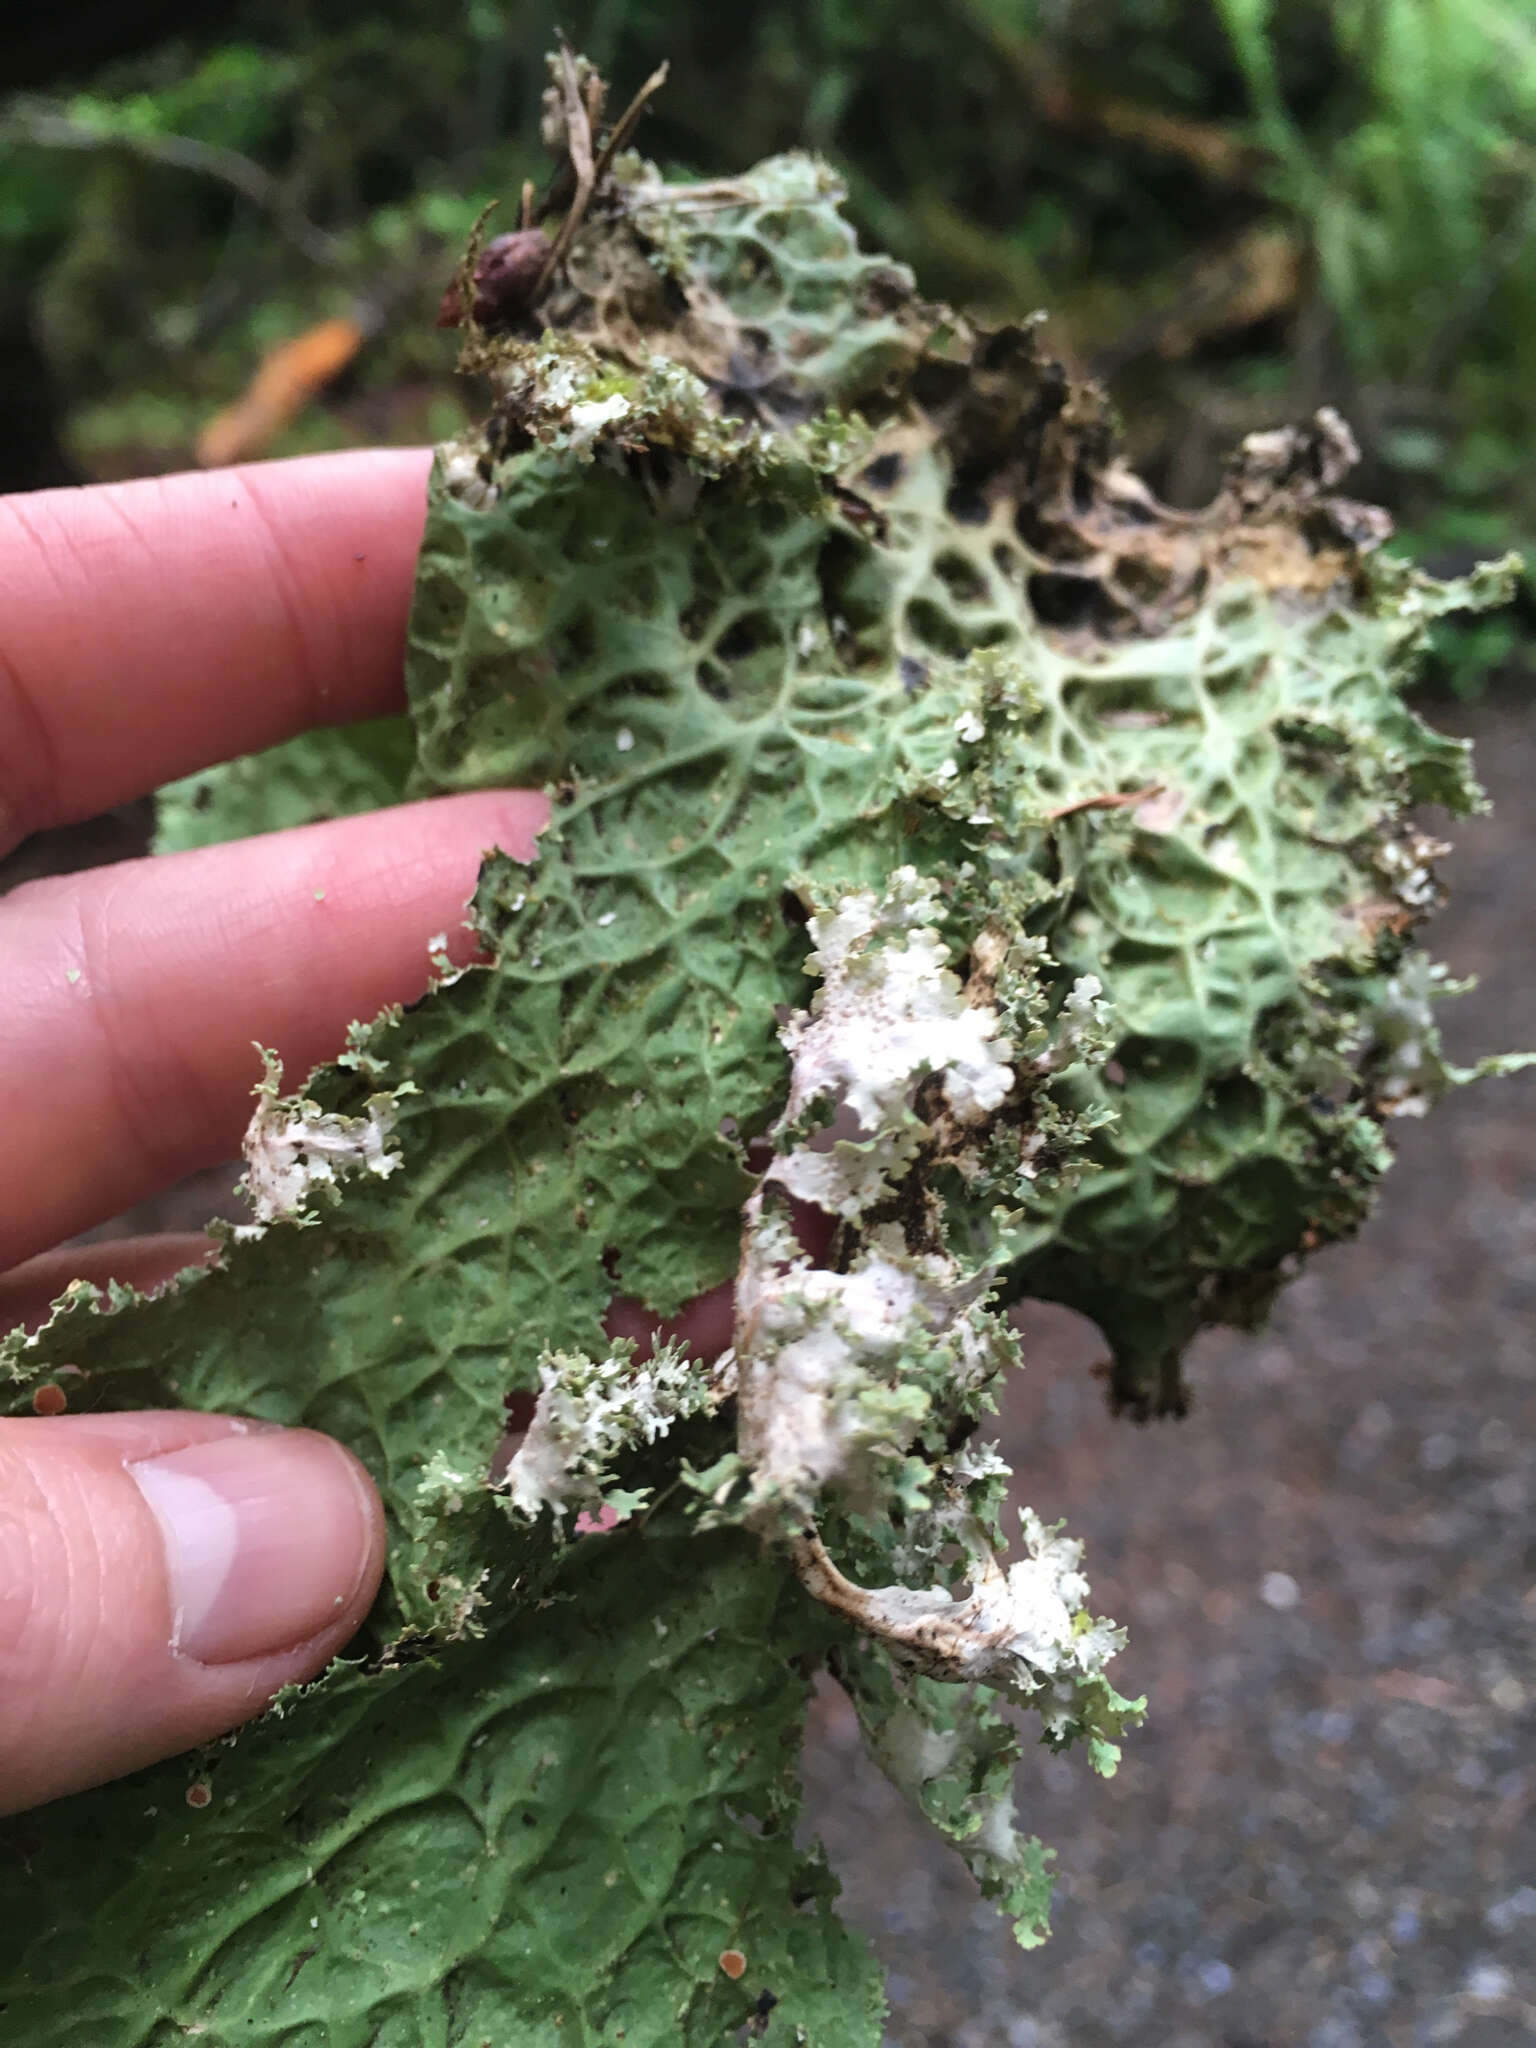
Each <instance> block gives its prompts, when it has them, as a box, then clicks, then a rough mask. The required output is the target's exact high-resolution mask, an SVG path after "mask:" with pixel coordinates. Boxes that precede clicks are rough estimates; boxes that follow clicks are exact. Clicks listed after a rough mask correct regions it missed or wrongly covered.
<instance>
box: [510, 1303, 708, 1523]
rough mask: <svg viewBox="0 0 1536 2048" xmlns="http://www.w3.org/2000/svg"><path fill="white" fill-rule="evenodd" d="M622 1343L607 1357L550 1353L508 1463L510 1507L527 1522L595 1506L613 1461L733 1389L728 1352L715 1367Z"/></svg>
mask: <svg viewBox="0 0 1536 2048" xmlns="http://www.w3.org/2000/svg"><path fill="white" fill-rule="evenodd" d="M634 1349H635V1347H634V1345H633V1344H631V1343H628V1342H621V1343H618V1344H616V1345H615V1346H614V1348H613V1350H612V1351H611V1352H610V1353H609V1355H608V1356H607V1357H606V1358H598V1359H592V1358H587V1357H585V1356H584V1355H582V1354H581V1353H579V1352H567V1351H554V1352H546V1353H545V1354H544V1356H543V1357H542V1358H541V1359H540V1361H539V1398H538V1403H537V1405H536V1407H535V1408H534V1412H533V1420H532V1422H530V1423H529V1425H528V1434H527V1435H526V1436H525V1437H524V1438H523V1441H522V1443H521V1444H520V1445H519V1447H518V1449H517V1452H516V1454H515V1455H514V1457H513V1459H512V1462H511V1464H510V1465H509V1466H508V1467H507V1477H506V1486H507V1493H508V1496H509V1498H510V1500H511V1503H512V1506H513V1507H514V1508H515V1509H516V1510H517V1512H518V1513H519V1514H523V1515H526V1516H527V1517H528V1518H529V1519H530V1520H533V1519H534V1518H536V1517H537V1516H538V1515H539V1514H541V1513H542V1511H543V1510H544V1509H545V1508H549V1509H551V1510H552V1511H553V1513H554V1515H555V1517H556V1519H557V1520H559V1519H560V1518H562V1517H563V1516H564V1515H565V1513H566V1512H567V1510H568V1509H571V1508H578V1509H579V1508H598V1507H601V1506H602V1504H603V1498H604V1487H605V1485H606V1484H607V1483H608V1482H609V1481H610V1480H611V1477H612V1472H613V1467H614V1464H615V1463H616V1461H617V1460H618V1459H619V1458H620V1457H621V1456H622V1455H623V1454H624V1453H625V1452H626V1451H630V1450H634V1449H638V1448H640V1447H641V1446H643V1445H647V1444H653V1443H655V1442H656V1441H657V1439H658V1438H659V1437H663V1436H665V1435H666V1433H667V1431H668V1430H669V1429H670V1428H671V1427H672V1425H673V1423H674V1422H676V1421H678V1420H679V1419H680V1418H681V1417H684V1416H688V1415H697V1414H701V1413H703V1412H704V1411H705V1410H707V1409H710V1408H713V1407H714V1406H715V1405H716V1404H717V1402H719V1401H720V1400H722V1399H723V1398H724V1396H725V1395H726V1393H728V1392H729V1391H730V1390H731V1386H732V1377H731V1362H730V1357H729V1354H727V1355H726V1356H725V1357H724V1358H722V1359H721V1360H719V1361H717V1363H716V1364H715V1366H714V1367H713V1368H710V1367H707V1366H705V1365H703V1364H701V1363H700V1362H699V1360H698V1359H696V1358H691V1357H689V1356H688V1355H687V1354H686V1353H685V1352H682V1351H680V1350H678V1349H676V1348H674V1347H673V1346H671V1345H664V1346H663V1347H662V1348H661V1350H659V1351H657V1352H655V1353H654V1354H653V1355H652V1356H651V1357H650V1358H648V1359H646V1360H645V1361H644V1363H643V1364H639V1365H637V1364H635V1363H634Z"/></svg>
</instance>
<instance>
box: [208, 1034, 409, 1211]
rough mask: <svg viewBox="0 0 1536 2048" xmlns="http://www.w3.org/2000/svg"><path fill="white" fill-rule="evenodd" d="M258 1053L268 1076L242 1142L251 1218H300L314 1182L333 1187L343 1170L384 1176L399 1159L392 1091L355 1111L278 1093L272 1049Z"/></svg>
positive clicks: (279, 1073) (306, 1208)
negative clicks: (392, 1144)
mask: <svg viewBox="0 0 1536 2048" xmlns="http://www.w3.org/2000/svg"><path fill="white" fill-rule="evenodd" d="M265 1057H266V1061H267V1077H266V1079H265V1081H264V1082H263V1083H262V1085H261V1087H260V1089H259V1090H258V1091H257V1103H256V1111H255V1114H254V1115H253V1116H252V1118H251V1121H250V1124H249V1125H248V1126H247V1129H246V1133H245V1142H244V1147H243V1149H244V1153H245V1191H246V1194H247V1195H248V1196H249V1198H250V1203H251V1208H252V1211H253V1213H254V1215H255V1219H256V1224H257V1226H258V1227H262V1226H265V1225H266V1224H268V1223H275V1222H277V1221H278V1220H279V1219H280V1218H283V1217H288V1218H294V1219H301V1218H302V1217H304V1216H305V1215H306V1213H307V1212H308V1211H309V1208H310V1204H311V1198H312V1197H313V1195H314V1192H315V1190H316V1188H321V1187H333V1186H334V1185H335V1184H336V1182H337V1181H339V1180H341V1179H343V1178H344V1177H345V1176H346V1175H347V1174H350V1173H357V1172H366V1173H373V1174H377V1175H378V1177H379V1179H380V1180H387V1179H388V1177H389V1175H390V1174H392V1173H393V1172H394V1170H395V1168H396V1167H397V1166H399V1165H400V1163H401V1160H400V1154H399V1153H398V1152H392V1151H391V1150H390V1149H389V1140H390V1137H391V1135H392V1134H393V1132H394V1128H395V1098H394V1096H393V1095H388V1094H380V1095H374V1096H370V1098H369V1099H368V1101H367V1102H366V1103H365V1104H364V1105H363V1114H362V1115H361V1116H336V1115H333V1114H331V1113H329V1112H326V1111H324V1110H322V1109H321V1108H320V1106H319V1104H318V1103H314V1102H305V1101H301V1100H294V1099H293V1098H291V1097H290V1098H286V1099H285V1098H284V1097H281V1096H279V1094H278V1092H277V1090H278V1086H279V1084H280V1081H281V1076H282V1069H281V1067H280V1066H279V1065H278V1063H277V1061H276V1060H275V1059H274V1058H273V1057H272V1055H271V1054H267V1055H265Z"/></svg>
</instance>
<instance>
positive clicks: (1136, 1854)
mask: <svg viewBox="0 0 1536 2048" xmlns="http://www.w3.org/2000/svg"><path fill="white" fill-rule="evenodd" d="M1454 722H1455V723H1456V724H1457V725H1459V726H1460V727H1461V728H1462V729H1464V730H1467V731H1469V732H1471V733H1472V734H1473V736H1474V737H1475V738H1476V740H1477V745H1478V758H1479V762H1480V765H1481V770H1482V774H1483V778H1484V780H1485V782H1486V783H1487V784H1488V786H1489V788H1490V790H1491V792H1492V794H1493V796H1494V798H1495V800H1496V803H1497V805H1498V812H1497V815H1496V817H1495V818H1494V819H1493V820H1491V821H1480V822H1478V823H1476V824H1473V825H1467V826H1463V827H1462V828H1461V832H1460V837H1461V842H1462V843H1461V847H1460V849H1459V850H1458V852H1457V853H1456V854H1455V855H1454V857H1453V858H1452V859H1451V860H1449V861H1448V862H1447V863H1446V864H1445V874H1446V876H1447V879H1448V880H1449V882H1450V884H1451V887H1452V890H1453V892H1454V893H1453V899H1452V903H1451V906H1450V907H1449V908H1448V910H1447V911H1446V912H1445V913H1444V915H1443V916H1442V918H1441V919H1440V921H1439V923H1438V926H1437V928H1436V940H1437V944H1438V949H1439V951H1440V953H1441V955H1442V956H1443V957H1444V958H1446V959H1448V960H1449V961H1450V963H1451V965H1452V967H1453V968H1454V969H1455V970H1456V972H1458V973H1475V974H1477V975H1478V976H1480V977H1481V986H1480V988H1479V989H1478V990H1477V992H1476V993H1474V994H1473V995H1471V996H1468V997H1466V998H1464V999H1463V1000H1462V1001H1461V1002H1459V1003H1455V1004H1451V1005H1448V1006H1447V1011H1446V1024H1447V1036H1448V1038H1449V1040H1450V1042H1451V1045H1452V1047H1453V1049H1454V1050H1455V1051H1457V1052H1458V1053H1460V1054H1461V1055H1462V1056H1463V1057H1466V1056H1469V1055H1470V1054H1471V1053H1472V1052H1474V1051H1477V1052H1481V1051H1487V1050H1493V1049H1503V1048H1507V1047H1519V1046H1536V884H1533V882H1532V880H1531V877H1532V874H1533V872H1536V722H1533V719H1532V716H1531V712H1530V710H1529V708H1526V707H1523V706H1520V705H1518V704H1510V703H1501V704H1498V705H1485V706H1480V707H1475V708H1471V709H1468V708H1462V709H1459V710H1458V711H1457V712H1456V713H1455V718H1454ZM1533 1107H1536V1074H1531V1075H1526V1076H1522V1077H1520V1078H1518V1079H1515V1080H1506V1081H1500V1082H1492V1083H1488V1084H1486V1085H1485V1086H1482V1087H1479V1088H1476V1089H1468V1090H1466V1091H1464V1092H1463V1093H1462V1094H1461V1095H1459V1096H1458V1097H1457V1098H1456V1099H1454V1100H1452V1101H1450V1102H1447V1103H1445V1104H1443V1105H1442V1106H1441V1108H1440V1109H1439V1110H1438V1111H1437V1112H1436V1113H1435V1114H1434V1115H1433V1116H1432V1117H1431V1118H1430V1119H1429V1121H1428V1122H1427V1123H1426V1124H1423V1125H1418V1126H1414V1125H1409V1126H1407V1127H1406V1128H1405V1127H1403V1126H1399V1132H1400V1136H1401V1145H1400V1157H1399V1164H1398V1166H1397V1168H1396V1170H1395V1171H1394V1172H1393V1174H1392V1175H1391V1176H1390V1178H1389V1180H1388V1182H1387V1186H1386V1189H1385V1192H1384V1195H1383V1198H1382V1203H1381V1207H1380V1210H1379V1212H1378V1214H1377V1216H1376V1218H1375V1220H1374V1221H1373V1223H1372V1224H1371V1225H1370V1226H1369V1227H1368V1229H1367V1230H1366V1232H1365V1233H1364V1235H1363V1236H1362V1238H1361V1239H1360V1241H1359V1242H1358V1243H1356V1244H1353V1245H1350V1246H1345V1247H1340V1248H1337V1249H1334V1250H1332V1251H1330V1252H1328V1253H1326V1254H1324V1255H1323V1256H1322V1257H1321V1258H1319V1259H1318V1260H1317V1261H1316V1262H1315V1263H1313V1264H1312V1265H1311V1266H1310V1267H1309V1268H1308V1269H1307V1271H1306V1273H1305V1274H1304V1275H1303V1277H1302V1278H1301V1279H1300V1280H1299V1281H1298V1282H1297V1283H1296V1284H1295V1285H1294V1286H1293V1287H1292V1288H1291V1289H1290V1290H1289V1292H1288V1293H1287V1294H1286V1295H1285V1296H1284V1297H1283V1299H1282V1302H1281V1305H1280V1307H1279V1309H1278V1311H1277V1313H1276V1316H1275V1318H1274V1321H1273V1324H1272V1326H1271V1328H1270V1329H1269V1330H1268V1331H1267V1332H1266V1333H1264V1334H1262V1335H1261V1336H1259V1337H1242V1336H1237V1335H1232V1334H1228V1333H1221V1334H1217V1335H1212V1336H1209V1337H1207V1338H1206V1339H1205V1340H1203V1341H1202V1343H1201V1344H1200V1346H1199V1347H1198V1350H1197V1352H1196V1354H1195V1357H1194V1360H1193V1370H1192V1378H1193V1380H1194V1383H1195V1387H1196V1406H1195V1409H1194V1413H1193V1414H1192V1415H1191V1417H1190V1418H1189V1420H1188V1421H1186V1422H1184V1423H1182V1424H1163V1425H1157V1426H1154V1427H1152V1428H1150V1429H1140V1430H1139V1429H1137V1428H1135V1427H1134V1426H1133V1425H1131V1424H1127V1423H1115V1422H1111V1421H1110V1419H1109V1418H1108V1416H1107V1415H1106V1414H1105V1412H1104V1410H1103V1407H1102V1405H1101V1400H1100V1395H1099V1391H1098V1387H1097V1383H1096V1382H1095V1381H1094V1380H1093V1379H1092V1378H1091V1377H1090V1376H1089V1373H1088V1367H1089V1366H1091V1365H1092V1363H1093V1362H1094V1360H1095V1359H1096V1358H1097V1357H1098V1356H1099V1355H1100V1353H1101V1349H1102V1347H1101V1346H1100V1344H1099V1342H1098V1339H1097V1337H1096V1334H1095V1333H1094V1332H1093V1331H1092V1329H1091V1328H1090V1327H1089V1326H1088V1325H1087V1324H1086V1323H1084V1322H1082V1321H1081V1320H1079V1319H1078V1318H1075V1317H1073V1316H1071V1315H1069V1314H1067V1313H1066V1312H1064V1311H1057V1310H1050V1309H1044V1308H1041V1309H1037V1310H1032V1311H1031V1312H1030V1313H1029V1318H1028V1321H1027V1324H1026V1339H1027V1351H1028V1355H1029V1358H1030V1360H1031V1364H1032V1370H1031V1371H1030V1372H1028V1373H1027V1374H1026V1375H1024V1376H1022V1378H1021V1381H1020V1384H1019V1386H1018V1387H1017V1389H1016V1392H1015V1397H1014V1398H1013V1399H1011V1400H1010V1402H1009V1405H1008V1408H1007V1410H1006V1413H1005V1416H1004V1428H1003V1434H1004V1449H1005V1451H1006V1452H1007V1454H1008V1456H1009V1457H1010V1459H1011V1461H1012V1462H1013V1464H1014V1466H1015V1468H1016V1471H1017V1473H1018V1492H1019V1496H1020V1498H1022V1499H1026V1500H1028V1501H1030V1502H1031V1503H1032V1504H1033V1505H1034V1506H1035V1507H1037V1508H1038V1509H1039V1510H1040V1511H1041V1513H1042V1514H1043V1515H1044V1516H1045V1517H1046V1519H1047V1520H1051V1519H1054V1518H1056V1517H1058V1516H1064V1517H1066V1518H1067V1520H1068V1522H1069V1525H1070V1527H1071V1528H1072V1530H1073V1531H1074V1532H1075V1533H1076V1534H1077V1535H1079V1536H1081V1537H1083V1538H1084V1539H1085V1540H1086V1544H1087V1562H1088V1567H1089V1571H1090V1574H1091V1576H1092V1580H1093V1587H1094V1595H1095V1607H1096V1610H1097V1611H1100V1612H1107V1613H1110V1614H1112V1615H1114V1616H1115V1617H1116V1619H1117V1620H1120V1621H1122V1622H1123V1623H1125V1624H1126V1626H1127V1627H1128V1628H1129V1631H1130V1639H1131V1640H1130V1647H1129V1648H1128V1649H1127V1651H1126V1653H1125V1655H1124V1656H1123V1658H1122V1659H1121V1660H1120V1665H1119V1669H1118V1672H1117V1683H1119V1685H1120V1686H1121V1688H1122V1690H1125V1691H1130V1692H1137V1691H1145V1692H1146V1693H1147V1694H1149V1695H1150V1699H1151V1716H1150V1718H1149V1721H1148V1724H1147V1726H1146V1727H1145V1729H1143V1730H1142V1731H1141V1733H1140V1734H1138V1735H1136V1736H1134V1737H1133V1738H1132V1739H1131V1741H1130V1743H1129V1745H1128V1747H1127V1753H1126V1760H1125V1762H1124V1764H1123V1766H1122V1768H1121V1771H1120V1773H1119V1775H1118V1777H1116V1778H1115V1779H1113V1780H1110V1781H1108V1782H1102V1781H1099V1780H1097V1779H1094V1778H1093V1777H1092V1776H1091V1774H1090V1773H1089V1772H1088V1771H1087V1770H1086V1768H1085V1767H1084V1766H1082V1765H1080V1764H1078V1763H1076V1762H1075V1761H1070V1760H1068V1759H1067V1758H1052V1757H1049V1756H1048V1755H1047V1754H1046V1753H1045V1752H1043V1751H1042V1752H1040V1761H1039V1763H1038V1764H1032V1765H1031V1774H1032V1783H1031V1782H1030V1781H1029V1779H1028V1778H1026V1791H1025V1797H1024V1812H1025V1817H1026V1819H1027V1822H1028V1824H1029V1825H1031V1826H1032V1827H1033V1828H1034V1829H1035V1830H1036V1831H1037V1832H1038V1833H1039V1834H1040V1835H1041V1836H1042V1837H1043V1838H1044V1839H1045V1840H1046V1841H1047V1842H1052V1843H1054V1844H1056V1845H1057V1846H1058V1849H1059V1852H1060V1854H1059V1864H1058V1869H1059V1879H1058V1887H1057V1907H1056V1914H1055V1925H1056V1933H1055V1936H1054V1939H1053V1940H1052V1941H1051V1942H1050V1944H1049V1945H1048V1946H1047V1947H1046V1948H1044V1949H1042V1950H1037V1951H1035V1952H1033V1953H1032V1954H1025V1953H1022V1952H1021V1951H1019V1950H1018V1949H1017V1948H1016V1947H1015V1946H1014V1945H1013V1943H1012V1941H1011V1938H1010V1937H1009V1936H1008V1935H1007V1934H1006V1933H1005V1932H1004V1931H1003V1930H1002V1929H1001V1928H1000V1926H999V1924H998V1922H997V1921H996V1919H995V1917H994V1916H993V1914H992V1912H991V1910H990V1909H989V1908H988V1907H986V1906H985V1905H984V1904H982V1902H981V1901H980V1900H979V1898H978V1896H977V1894H976V1892H975V1888H974V1886H973V1885H972V1884H971V1882H970V1880H969V1878H968V1877H967V1876H966V1875H965V1873H964V1871H963V1870H962V1869H961V1868H960V1867H959V1865H958V1864H957V1863H956V1862H955V1861H954V1859H953V1858H952V1857H951V1856H950V1855H949V1854H948V1852H947V1851H944V1850H942V1849H939V1848H936V1847H935V1846H934V1844H933V1843H932V1841H931V1839H930V1838H929V1837H928V1836H927V1835H926V1832H925V1831H924V1829H923V1828H922V1826H921V1825H920V1823H918V1822H916V1821H915V1820H913V1819H911V1818H910V1816H909V1815H908V1813H907V1811H906V1809H905V1807H904V1806H903V1805H902V1804H901V1802H900V1801H899V1800H898V1799H897V1798H896V1797H895V1795H894V1794H893V1793H891V1792H890V1791H889V1790H888V1788H887V1787H886V1786H885V1784H884V1781H883V1780H882V1779H881V1778H880V1777H879V1776H878V1774H877V1773H876V1772H875V1771H874V1770H873V1769H872V1767H870V1766H869V1765H868V1764H867V1763H865V1762H864V1761H863V1759H862V1757H861V1755H860V1753H859V1749H858V1742H857V1736H856V1734H855V1733H854V1730H853V1728H852V1726H851V1715H850V1714H849V1712H848V1710H847V1709H846V1707H841V1708H840V1706H839V1703H838V1701H837V1698H836V1697H835V1696H834V1695H831V1694H829V1695H827V1696H826V1697H824V1699H823V1701H822V1703H821V1711H820V1712H819V1714H818V1717H817V1725H816V1730H815V1734H814V1737H813V1741H812V1744H811V1747H810V1751H809V1754H808V1775H809V1785H810V1793H811V1804H812V1810H813V1813H814V1816H815V1820H816V1824H817V1826H818V1827H819V1829H820V1831H821V1832H822V1834H823V1837H824V1839H825V1841H826V1843H827V1846H828V1849H829V1852H830V1854H831V1856H832V1860H833V1862H834V1865H835V1866H836V1867H837V1869H838V1870H839V1872H840V1873H842V1874H843V1876H844V1881H845V1886H846V1905H847V1908H848V1910H849V1911H850V1913H851V1915H852V1916H853V1917H854V1918H855V1919H856V1920H857V1921H858V1922H859V1924H861V1925H862V1926H864V1927H865V1928H867V1929H868V1930H869V1932H870V1933H871V1935H872V1937H873V1939H874V1942H875V1946H876V1948H877V1950H878V1951H879V1953H880V1956H881V1958H882V1960H883V1961H884V1962H885V1964H886V1966H887V1968H888V1970H889V1971H890V1973H891V1977H890V1982H891V1991H892V1999H893V2008H894V2010H893V2015H892V2020H891V2027H890V2033H889V2048H1100V2044H1105V2048H1107V2044H1110V2043H1120V2042H1132V2041H1134V2042H1136V2043H1138V2044H1145V2048H1293V2044H1295V2048H1378V2044H1379V2048H1431V2044H1437V2043H1441V2042H1453V2041H1454V2042H1457V2043H1460V2044H1463V2048H1495V2044H1503V2043H1506V2042H1507V2043H1514V2042H1518V2041H1524V2040H1527V2039H1531V2038H1533V2037H1536V1814H1533V1807H1536V1746H1533V1743H1532V1739H1531V1709H1532V1707H1533V1705H1536V1655H1533V1650H1532V1642H1533V1630H1536V1572H1533V1563H1532V1555H1531V1546H1530V1539H1529V1535H1528V1531H1529V1528H1530V1522H1531V1510H1532V1507H1533V1504H1536V1459H1533V1455H1532V1444H1531V1436H1532V1432H1531V1430H1530V1426H1529V1425H1530V1422H1531V1414H1532V1386H1533V1381H1536V1341H1533V1338H1536V1118H1533V1115H1532V1111H1533Z"/></svg>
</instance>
